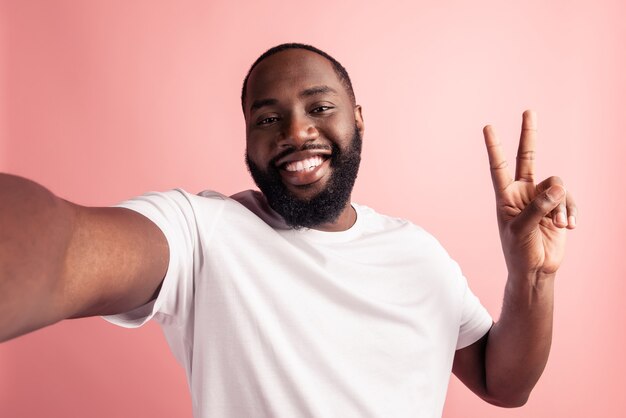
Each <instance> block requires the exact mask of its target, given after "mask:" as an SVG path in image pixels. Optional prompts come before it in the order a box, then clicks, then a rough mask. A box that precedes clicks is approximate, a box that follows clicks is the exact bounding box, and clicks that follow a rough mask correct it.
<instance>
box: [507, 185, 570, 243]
mask: <svg viewBox="0 0 626 418" xmlns="http://www.w3.org/2000/svg"><path fill="white" fill-rule="evenodd" d="M564 198H565V188H564V187H563V186H560V185H558V184H555V185H553V186H551V187H550V188H548V189H547V190H545V191H544V192H542V193H540V194H538V195H537V196H535V198H534V199H533V200H532V201H531V202H530V203H529V204H528V206H526V207H525V208H524V210H522V212H521V213H520V214H519V215H518V216H517V217H516V218H515V221H514V224H515V226H514V228H515V229H517V230H518V231H520V232H522V233H524V232H530V231H531V230H532V229H534V228H535V227H536V226H537V225H538V224H539V222H541V219H543V217H544V216H547V215H548V214H549V213H550V212H552V211H553V210H554V209H555V208H556V207H557V206H558V205H559V203H561V201H562V200H563V199H564Z"/></svg>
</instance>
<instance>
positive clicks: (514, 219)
mask: <svg viewBox="0 0 626 418" xmlns="http://www.w3.org/2000/svg"><path fill="white" fill-rule="evenodd" d="M247 97H248V99H247V101H246V103H245V106H244V114H245V118H246V129H247V150H248V154H249V156H250V158H252V159H253V161H254V162H255V163H256V164H257V165H259V166H261V167H265V166H267V164H268V163H269V162H270V161H271V160H272V158H273V157H274V156H276V155H277V154H278V153H280V152H281V151H282V150H283V149H284V148H285V147H296V148H300V147H301V146H303V145H304V144H306V143H309V144H320V145H328V144H329V143H330V142H335V143H336V144H338V145H339V146H340V147H343V148H345V146H346V144H347V141H348V140H349V139H350V132H351V129H353V127H354V125H355V124H356V126H357V127H358V129H359V130H360V131H361V133H363V130H364V126H363V117H362V110H361V107H360V106H358V105H356V104H354V103H353V102H352V100H351V98H350V96H349V94H348V92H347V90H346V88H345V86H344V85H343V84H342V82H341V80H340V79H339V77H338V76H337V74H336V73H335V72H334V70H333V68H332V66H331V64H330V62H328V61H327V60H326V59H325V58H323V57H321V56H319V55H317V54H315V53H313V52H310V51H306V50H299V49H294V50H287V51H283V52H280V53H277V54H275V55H273V56H271V57H269V58H267V59H266V60H264V61H263V62H262V63H260V64H259V65H258V66H257V67H256V68H255V69H254V70H253V72H252V74H251V76H250V79H249V82H248V90H247ZM484 136H485V143H486V146H487V151H488V155H489V161H490V165H491V172H492V179H493V186H494V190H495V195H496V208H497V219H498V226H499V229H500V237H501V242H502V248H503V252H504V255H505V261H506V264H507V268H508V271H509V275H508V280H507V284H506V288H505V294H504V304H503V309H502V314H501V317H500V319H499V321H498V322H497V323H495V324H494V325H493V327H492V328H491V330H490V331H489V332H488V333H487V335H485V336H484V337H483V338H481V339H480V340H479V341H477V342H475V343H474V344H472V345H470V346H468V347H465V348H463V349H460V350H458V351H457V352H456V354H455V358H454V365H453V372H454V373H455V375H456V376H457V377H458V378H459V379H460V380H461V381H462V382H463V383H464V384H465V385H466V386H468V387H469V388H470V389H471V390H472V391H473V392H474V393H476V394H477V395H478V396H480V397H481V398H483V399H484V400H486V401H487V402H490V403H493V404H496V405H499V406H505V407H514V406H520V405H523V404H524V403H525V402H526V400H527V399H528V396H529V394H530V392H531V390H532V388H533V387H534V386H535V384H536V383H537V381H538V379H539V377H540V376H541V373H542V372H543V369H544V368H545V365H546V362H547V359H548V354H549V351H550V345H551V339H552V311H553V300H554V279H555V275H556V271H557V270H558V267H559V266H560V264H561V261H562V259H563V255H564V249H565V235H566V234H565V230H566V229H573V228H575V226H576V215H577V209H576V205H575V204H574V201H573V199H572V197H571V195H569V194H568V193H567V192H566V190H565V188H564V186H563V182H562V180H561V179H559V178H558V177H550V178H549V179H547V180H544V181H542V182H540V183H538V184H536V183H535V178H534V154H535V142H536V116H535V114H534V112H532V111H526V112H524V115H523V122H522V134H521V137H520V143H519V149H518V160H517V168H516V172H515V177H511V175H510V174H509V172H508V165H507V163H506V160H505V159H504V157H503V154H504V153H503V150H502V149H501V146H500V144H499V141H498V139H497V138H496V136H495V133H494V130H493V128H492V127H490V126H486V127H485V129H484ZM312 155H313V154H312V153H310V152H304V151H303V152H300V153H297V154H296V155H295V156H294V157H293V159H301V160H305V159H306V158H308V157H311V156H312ZM330 170H331V168H330V167H329V166H328V164H322V165H321V166H319V167H316V168H315V169H314V170H313V171H312V172H302V173H296V174H293V173H289V172H286V171H285V170H283V181H284V184H285V185H286V186H287V187H288V188H289V190H291V191H292V192H293V193H294V194H296V195H298V196H299V197H301V198H302V199H306V198H307V197H310V196H312V195H314V194H315V193H318V192H319V191H320V190H321V189H322V188H323V187H324V186H325V184H326V181H327V179H328V176H329V173H330ZM354 220H355V214H354V210H353V209H352V207H351V206H350V204H349V203H348V204H347V205H346V207H345V209H344V211H343V212H342V214H341V216H340V217H339V219H337V221H335V222H333V223H331V224H325V225H319V226H318V227H317V228H316V229H320V230H323V231H343V230H346V229H348V228H350V227H351V226H352V224H353V223H354Z"/></svg>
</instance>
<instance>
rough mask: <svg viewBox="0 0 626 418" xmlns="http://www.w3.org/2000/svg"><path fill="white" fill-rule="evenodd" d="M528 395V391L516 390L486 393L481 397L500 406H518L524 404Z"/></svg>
mask: <svg viewBox="0 0 626 418" xmlns="http://www.w3.org/2000/svg"><path fill="white" fill-rule="evenodd" d="M529 397H530V392H516V393H499V394H493V395H488V396H485V397H483V399H484V400H485V401H487V402H489V403H490V404H492V405H495V406H499V407H500V408H519V407H521V406H524V405H526V402H528V398H529Z"/></svg>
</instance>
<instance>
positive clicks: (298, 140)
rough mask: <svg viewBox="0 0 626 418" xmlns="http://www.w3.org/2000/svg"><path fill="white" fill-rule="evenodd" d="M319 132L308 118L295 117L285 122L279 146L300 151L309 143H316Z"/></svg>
mask: <svg viewBox="0 0 626 418" xmlns="http://www.w3.org/2000/svg"><path fill="white" fill-rule="evenodd" d="M318 137H319V132H318V131H317V128H316V127H315V124H314V123H313V121H312V120H311V119H309V118H307V117H306V116H299V115H293V116H291V117H289V118H288V119H286V120H285V121H284V125H283V129H282V132H281V135H280V139H279V142H278V146H279V147H280V148H289V147H294V148H296V149H299V148H300V147H302V146H303V145H304V144H306V143H307V142H311V141H315V140H316V139H317V138H318Z"/></svg>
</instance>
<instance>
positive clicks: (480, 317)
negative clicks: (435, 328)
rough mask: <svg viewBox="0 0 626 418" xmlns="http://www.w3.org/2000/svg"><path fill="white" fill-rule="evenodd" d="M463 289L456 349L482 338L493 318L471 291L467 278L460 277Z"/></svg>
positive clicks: (489, 327)
mask: <svg viewBox="0 0 626 418" xmlns="http://www.w3.org/2000/svg"><path fill="white" fill-rule="evenodd" d="M462 280H463V284H464V287H465V288H464V290H463V302H462V307H461V322H460V325H459V338H458V340H457V343H456V349H457V350H459V349H461V348H465V347H467V346H469V345H472V344H473V343H475V342H476V341H478V340H479V339H480V338H482V337H483V336H484V335H485V334H486V333H487V332H488V331H489V330H490V329H491V326H492V325H493V319H492V318H491V315H489V312H487V309H485V307H484V306H483V305H482V304H481V303H480V300H478V298H477V297H476V295H474V293H472V290H471V289H470V287H469V285H468V283H467V279H466V278H465V277H464V276H463V277H462Z"/></svg>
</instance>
